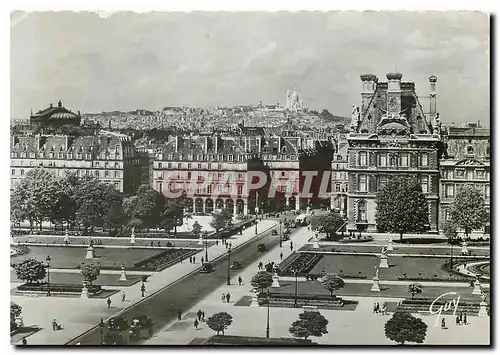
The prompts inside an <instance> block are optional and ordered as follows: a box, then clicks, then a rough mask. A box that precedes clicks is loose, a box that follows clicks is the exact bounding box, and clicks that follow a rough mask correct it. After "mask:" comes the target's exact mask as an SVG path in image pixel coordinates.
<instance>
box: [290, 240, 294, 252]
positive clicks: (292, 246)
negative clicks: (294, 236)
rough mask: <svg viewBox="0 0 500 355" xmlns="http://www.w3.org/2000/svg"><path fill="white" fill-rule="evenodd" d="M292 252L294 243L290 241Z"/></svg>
mask: <svg viewBox="0 0 500 355" xmlns="http://www.w3.org/2000/svg"><path fill="white" fill-rule="evenodd" d="M290 251H293V242H292V241H290Z"/></svg>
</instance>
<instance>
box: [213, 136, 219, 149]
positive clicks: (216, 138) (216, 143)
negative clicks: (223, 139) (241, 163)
mask: <svg viewBox="0 0 500 355" xmlns="http://www.w3.org/2000/svg"><path fill="white" fill-rule="evenodd" d="M214 140H215V152H216V153H217V152H218V151H219V136H217V135H216V136H215V138H214Z"/></svg>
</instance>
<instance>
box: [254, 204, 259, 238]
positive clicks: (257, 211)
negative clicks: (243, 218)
mask: <svg viewBox="0 0 500 355" xmlns="http://www.w3.org/2000/svg"><path fill="white" fill-rule="evenodd" d="M258 218H259V207H255V235H257V219H258Z"/></svg>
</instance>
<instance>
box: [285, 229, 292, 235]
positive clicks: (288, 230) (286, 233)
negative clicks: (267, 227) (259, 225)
mask: <svg viewBox="0 0 500 355" xmlns="http://www.w3.org/2000/svg"><path fill="white" fill-rule="evenodd" d="M291 233H292V231H291V230H290V229H288V228H285V230H284V231H283V235H288V234H291Z"/></svg>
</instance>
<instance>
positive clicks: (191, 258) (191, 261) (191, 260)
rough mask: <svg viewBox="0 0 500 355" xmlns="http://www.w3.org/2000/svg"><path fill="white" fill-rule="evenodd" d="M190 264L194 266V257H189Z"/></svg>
mask: <svg viewBox="0 0 500 355" xmlns="http://www.w3.org/2000/svg"><path fill="white" fill-rule="evenodd" d="M189 263H190V264H192V263H193V257H192V256H190V257H189Z"/></svg>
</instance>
